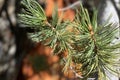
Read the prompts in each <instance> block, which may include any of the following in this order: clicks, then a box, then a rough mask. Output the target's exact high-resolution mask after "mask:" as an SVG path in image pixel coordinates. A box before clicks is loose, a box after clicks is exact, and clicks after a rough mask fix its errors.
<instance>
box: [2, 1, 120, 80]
mask: <svg viewBox="0 0 120 80" xmlns="http://www.w3.org/2000/svg"><path fill="white" fill-rule="evenodd" d="M20 1H21V0H0V80H80V79H79V77H76V75H75V74H74V71H73V70H71V69H69V71H68V72H65V73H63V72H62V68H63V66H62V65H61V64H62V62H61V61H60V59H61V57H65V56H66V55H67V52H64V53H63V54H62V55H58V56H57V55H55V56H52V55H51V52H52V49H51V48H50V47H48V46H44V45H42V44H41V43H40V42H39V43H35V42H32V41H31V40H30V39H29V38H28V37H27V34H26V33H27V32H32V31H31V30H30V29H27V28H25V27H22V26H21V24H18V22H17V14H18V13H20V12H21V8H22V6H21V5H20ZM37 1H38V2H39V4H40V5H41V6H42V7H43V9H44V10H45V13H46V16H47V17H48V18H49V20H51V16H52V12H53V10H54V7H55V6H56V4H57V6H58V15H59V16H61V15H62V16H63V20H70V21H73V20H74V17H75V13H76V12H75V9H79V8H80V3H82V4H83V6H84V7H85V8H87V9H88V11H89V14H90V17H92V15H93V10H94V9H97V10H98V23H99V24H104V22H105V21H106V20H107V18H109V15H111V14H112V17H111V19H110V20H109V23H110V22H112V23H116V24H117V26H116V27H119V23H120V21H119V20H120V0H37ZM119 34H120V33H117V34H116V39H115V41H114V43H115V42H119V41H120V39H119V38H120V37H119ZM118 61H119V60H118ZM73 66H74V64H73ZM80 66H81V65H78V67H80ZM76 69H77V67H76ZM117 71H120V69H119V68H117ZM78 74H79V75H81V74H82V73H81V72H78ZM109 75H110V74H109ZM110 76H111V75H110ZM119 77H120V74H118V76H117V77H115V76H112V77H111V79H112V80H120V79H119ZM93 80H95V79H93ZM96 80H97V79H96Z"/></svg>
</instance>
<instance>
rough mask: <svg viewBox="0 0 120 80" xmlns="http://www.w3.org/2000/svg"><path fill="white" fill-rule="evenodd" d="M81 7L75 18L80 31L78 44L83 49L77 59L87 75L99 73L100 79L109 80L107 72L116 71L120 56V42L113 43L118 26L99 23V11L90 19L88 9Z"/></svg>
mask: <svg viewBox="0 0 120 80" xmlns="http://www.w3.org/2000/svg"><path fill="white" fill-rule="evenodd" d="M80 9H81V10H80V13H79V12H77V16H76V19H75V22H76V24H78V30H79V32H80V39H79V40H77V41H76V45H78V46H81V48H82V50H81V51H79V54H77V55H78V56H77V55H76V56H77V57H76V60H78V61H77V62H78V63H81V64H82V68H81V71H82V72H83V75H84V76H85V77H90V76H89V75H91V74H95V73H97V74H98V79H99V80H107V78H106V77H107V76H106V72H107V71H108V72H110V73H113V72H115V71H114V69H115V67H114V65H115V63H117V62H116V61H117V56H120V52H118V49H119V48H120V43H118V44H111V42H112V41H113V40H114V39H115V34H116V33H117V30H118V28H116V26H115V25H114V24H105V25H104V26H100V25H98V23H97V12H94V15H93V18H92V20H90V18H89V15H88V11H87V10H86V9H84V8H83V7H82V6H81V8H80ZM118 65H119V64H118Z"/></svg>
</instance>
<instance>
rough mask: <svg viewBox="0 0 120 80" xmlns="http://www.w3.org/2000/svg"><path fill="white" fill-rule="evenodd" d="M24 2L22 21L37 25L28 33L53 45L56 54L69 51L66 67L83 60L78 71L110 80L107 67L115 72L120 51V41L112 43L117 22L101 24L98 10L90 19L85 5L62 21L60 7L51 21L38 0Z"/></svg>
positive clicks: (20, 19) (29, 24)
mask: <svg viewBox="0 0 120 80" xmlns="http://www.w3.org/2000/svg"><path fill="white" fill-rule="evenodd" d="M22 4H23V5H24V6H25V9H24V11H23V13H21V14H19V17H20V18H19V21H20V23H21V24H24V25H25V26H27V27H30V28H34V29H35V32H33V33H28V34H29V36H30V38H31V39H32V40H33V41H36V42H42V43H43V44H44V45H47V46H50V47H51V48H52V49H53V54H59V53H62V52H65V51H67V52H68V55H67V57H63V59H64V60H65V65H64V66H65V67H64V70H67V67H72V66H71V63H72V62H74V63H77V64H82V67H80V69H79V71H81V72H82V75H83V77H84V79H85V78H88V77H90V76H91V75H93V74H98V77H99V80H107V78H106V77H105V76H106V72H105V71H108V72H115V71H114V64H115V63H116V59H117V56H118V55H119V53H120V52H119V51H118V49H119V48H120V43H118V44H111V42H112V41H113V40H114V38H115V37H114V36H115V34H116V33H117V32H116V31H117V28H116V27H115V25H114V24H105V25H103V26H100V25H98V23H97V12H96V11H95V12H94V14H93V18H92V19H90V17H89V13H88V11H87V9H84V8H83V6H82V5H81V6H80V11H78V10H77V11H76V13H77V14H76V18H75V20H74V21H73V22H70V21H62V19H61V18H59V17H58V9H57V7H56V8H55V9H54V12H53V15H52V20H51V21H50V22H49V21H48V20H47V17H46V15H45V12H44V10H43V9H42V7H41V6H40V5H39V4H38V3H37V2H36V1H35V0H23V1H22ZM75 66H76V65H75ZM76 73H77V72H76Z"/></svg>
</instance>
